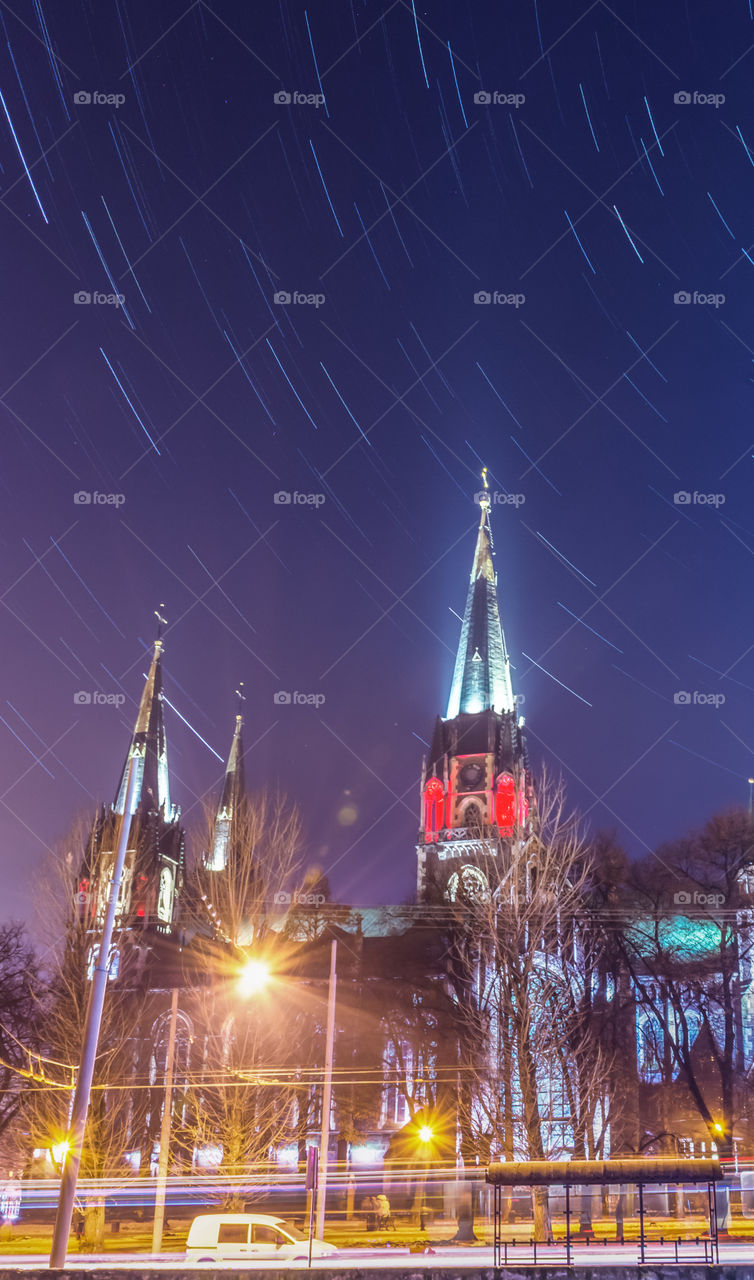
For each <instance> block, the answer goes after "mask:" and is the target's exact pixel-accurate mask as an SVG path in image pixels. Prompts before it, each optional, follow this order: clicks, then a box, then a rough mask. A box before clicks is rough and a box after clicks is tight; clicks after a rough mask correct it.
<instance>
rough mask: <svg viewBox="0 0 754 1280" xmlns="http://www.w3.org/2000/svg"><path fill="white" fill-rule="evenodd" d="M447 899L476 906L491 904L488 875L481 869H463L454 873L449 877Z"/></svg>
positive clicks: (467, 867)
mask: <svg viewBox="0 0 754 1280" xmlns="http://www.w3.org/2000/svg"><path fill="white" fill-rule="evenodd" d="M445 897H446V898H447V899H448V902H457V901H458V899H459V898H460V899H461V900H462V901H463V900H465V901H466V902H471V903H474V904H475V905H481V904H482V903H485V902H489V900H490V886H489V884H488V883H487V877H486V875H485V874H484V872H483V871H480V870H479V867H469V866H465V867H461V870H460V871H454V872H453V874H452V875H451V876H449V877H448V883H447V887H446V889H445Z"/></svg>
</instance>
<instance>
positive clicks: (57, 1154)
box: [50, 1138, 71, 1165]
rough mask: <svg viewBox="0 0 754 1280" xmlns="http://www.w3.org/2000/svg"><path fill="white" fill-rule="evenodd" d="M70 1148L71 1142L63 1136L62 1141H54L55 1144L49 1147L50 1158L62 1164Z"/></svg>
mask: <svg viewBox="0 0 754 1280" xmlns="http://www.w3.org/2000/svg"><path fill="white" fill-rule="evenodd" d="M70 1149H71V1144H70V1142H69V1141H68V1139H67V1138H63V1140H62V1142H56V1143H55V1145H54V1146H52V1147H51V1148H50V1150H51V1152H52V1158H53V1160H54V1161H55V1163H56V1164H60V1165H62V1163H63V1161H64V1160H65V1158H66V1156H67V1155H68V1152H69V1151H70Z"/></svg>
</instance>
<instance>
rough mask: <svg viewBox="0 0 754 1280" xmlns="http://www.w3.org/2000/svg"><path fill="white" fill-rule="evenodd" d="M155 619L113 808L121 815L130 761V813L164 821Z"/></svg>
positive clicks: (167, 813)
mask: <svg viewBox="0 0 754 1280" xmlns="http://www.w3.org/2000/svg"><path fill="white" fill-rule="evenodd" d="M155 612H157V611H155ZM157 619H158V627H157V639H156V640H155V644H154V653H153V655H152V664H151V666H150V668H149V674H148V676H147V680H146V684H145V685H144V690H143V692H142V695H141V702H140V703H139V712H138V715H137V717H136V724H135V726H134V731H133V737H132V738H131V745H130V747H129V750H128V755H127V756H126V763H125V765H124V767H123V773H122V775H121V780H120V786H119V787H118V793H117V796H116V800H115V804H114V805H113V809H114V811H115V812H116V813H123V809H124V807H125V803H126V791H127V789H128V769H129V764H130V762H131V761H132V760H133V762H134V763H133V767H134V768H135V769H136V772H137V782H136V790H135V792H134V802H133V809H132V813H138V812H141V813H150V812H156V813H159V814H160V816H161V817H163V818H164V819H165V821H170V818H171V808H170V784H169V779H168V745H167V738H166V737H165V721H164V718H163V714H162V649H163V644H162V627H163V624H164V621H165V619H164V618H163V617H161V615H160V614H159V613H157Z"/></svg>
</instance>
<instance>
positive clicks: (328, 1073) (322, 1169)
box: [315, 938, 338, 1240]
mask: <svg viewBox="0 0 754 1280" xmlns="http://www.w3.org/2000/svg"><path fill="white" fill-rule="evenodd" d="M337 958H338V942H337V939H336V938H333V940H332V946H331V948H330V985H329V987H328V992H327V1037H326V1041H325V1078H324V1084H323V1088H322V1131H321V1134H320V1139H319V1185H318V1187H317V1226H316V1232H315V1234H316V1236H317V1239H318V1240H323V1239H324V1234H325V1201H326V1199H327V1158H328V1154H329V1147H330V1107H331V1105H332V1069H333V1052H334V1047H335V993H336V990H337V983H338V975H337Z"/></svg>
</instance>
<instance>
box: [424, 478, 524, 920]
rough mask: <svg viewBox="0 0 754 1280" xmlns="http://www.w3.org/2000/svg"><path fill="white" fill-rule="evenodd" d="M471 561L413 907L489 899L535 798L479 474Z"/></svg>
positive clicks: (432, 754) (428, 769)
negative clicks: (507, 845)
mask: <svg viewBox="0 0 754 1280" xmlns="http://www.w3.org/2000/svg"><path fill="white" fill-rule="evenodd" d="M482 480H483V483H484V488H483V489H482V491H481V493H479V494H478V495H477V501H478V502H479V507H480V519H479V530H478V533H477V542H476V549H475V552H474V561H473V565H472V569H471V580H470V582H469V589H468V594H467V597H466V610H465V613H464V618H463V626H462V628H461V638H460V641H459V644H458V653H457V655H456V663H455V669H454V672H453V683H452V685H451V689H450V697H449V699H448V709H447V713H446V715H445V717H444V718H443V717H438V719H437V722H436V725H435V730H434V734H433V736H432V744H431V747H430V751H429V756H428V757H427V759H426V760H425V762H424V767H423V769H422V782H421V823H420V828H419V842H418V846H417V896H418V900H419V901H420V902H432V901H434V902H437V901H442V900H443V899H445V900H449V901H454V900H455V899H456V898H457V897H458V896H459V894H460V895H461V896H466V897H473V896H475V895H478V894H486V893H487V892H488V891H489V883H488V882H489V879H490V877H491V876H494V870H495V867H496V865H497V861H498V860H499V853H500V849H501V842H502V841H505V840H512V839H514V838H516V837H517V836H520V835H522V834H524V833H525V831H526V829H527V827H528V823H529V810H530V808H531V807H532V806H533V792H532V784H531V778H530V774H529V769H528V760H527V755H526V746H525V742H524V735H523V724H524V721H523V717H519V716H518V714H517V701H516V698H515V696H514V694H513V685H512V682H511V672H510V659H509V657H508V650H507V648H506V644H505V636H504V635H503V629H502V626H501V623H500V612H499V608H498V599H497V574H496V572H495V563H494V551H493V545H492V529H491V526H490V505H491V499H490V492H489V488H488V485H487V476H486V469H485V471H483V472H482Z"/></svg>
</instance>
